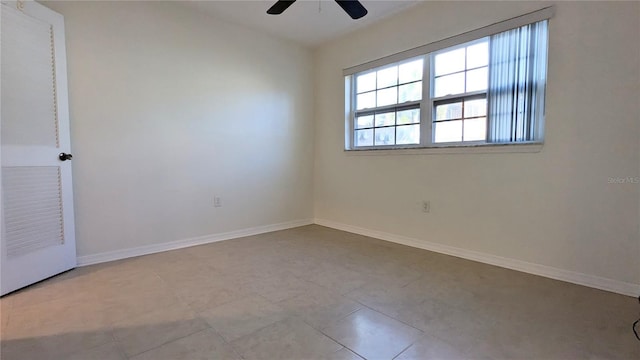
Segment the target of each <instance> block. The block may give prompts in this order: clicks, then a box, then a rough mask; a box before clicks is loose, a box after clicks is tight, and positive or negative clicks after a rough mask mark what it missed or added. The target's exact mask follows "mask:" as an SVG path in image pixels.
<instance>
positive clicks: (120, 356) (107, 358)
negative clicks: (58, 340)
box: [67, 343, 127, 360]
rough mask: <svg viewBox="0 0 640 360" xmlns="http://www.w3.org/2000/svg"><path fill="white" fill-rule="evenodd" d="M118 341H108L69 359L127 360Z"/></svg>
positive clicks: (68, 359)
mask: <svg viewBox="0 0 640 360" xmlns="http://www.w3.org/2000/svg"><path fill="white" fill-rule="evenodd" d="M126 359H127V358H126V356H125V355H124V353H123V352H122V350H120V349H119V348H118V346H117V344H116V343H107V344H104V345H101V346H98V347H95V348H93V349H89V350H85V351H81V352H78V353H75V354H72V355H70V356H69V358H67V360H126Z"/></svg>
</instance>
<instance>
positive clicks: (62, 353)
mask: <svg viewBox="0 0 640 360" xmlns="http://www.w3.org/2000/svg"><path fill="white" fill-rule="evenodd" d="M112 341H113V338H112V337H111V335H110V333H108V332H107V331H102V330H98V331H77V332H68V331H66V330H64V329H59V331H58V332H57V334H55V335H49V336H31V337H18V338H11V339H3V340H2V343H1V344H0V356H1V357H2V359H3V360H10V359H20V360H24V359H66V358H67V357H69V356H70V355H71V354H74V353H81V352H83V351H86V350H90V349H92V348H95V347H97V346H100V345H103V344H107V343H109V342H112Z"/></svg>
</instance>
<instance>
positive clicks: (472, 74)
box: [467, 67, 489, 92]
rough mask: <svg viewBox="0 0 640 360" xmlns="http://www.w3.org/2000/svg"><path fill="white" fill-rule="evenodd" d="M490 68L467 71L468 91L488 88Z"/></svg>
mask: <svg viewBox="0 0 640 360" xmlns="http://www.w3.org/2000/svg"><path fill="white" fill-rule="evenodd" d="M488 76H489V73H488V68H486V67H483V68H480V69H476V70H471V71H467V92H469V91H478V90H487V81H488Z"/></svg>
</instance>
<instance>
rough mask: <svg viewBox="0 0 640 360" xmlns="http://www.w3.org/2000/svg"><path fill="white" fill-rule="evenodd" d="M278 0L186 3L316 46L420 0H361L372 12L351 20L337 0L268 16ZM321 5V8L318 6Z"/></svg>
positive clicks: (302, 2) (303, 2)
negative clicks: (268, 11)
mask: <svg viewBox="0 0 640 360" xmlns="http://www.w3.org/2000/svg"><path fill="white" fill-rule="evenodd" d="M275 2H276V0H233V1H232V0H227V1H220V0H213V1H185V5H187V6H191V7H195V8H197V9H198V10H199V11H203V12H207V13H209V14H211V15H212V16H214V17H216V18H219V19H224V20H226V21H229V22H232V23H236V24H239V25H244V26H247V27H249V28H253V29H256V30H260V31H265V32H267V33H269V34H271V35H274V36H277V37H281V38H285V39H289V40H293V41H295V42H297V43H300V44H302V45H306V46H316V45H319V44H321V43H323V42H325V41H327V40H330V39H333V38H335V37H338V36H339V35H342V34H345V33H347V32H350V31H353V30H355V29H358V28H361V27H363V26H366V25H369V24H371V23H373V22H376V21H378V20H380V19H383V18H385V17H387V16H390V15H392V14H395V13H397V12H399V11H401V10H404V9H406V8H407V7H409V6H413V5H415V4H417V3H419V2H420V1H419V0H361V1H360V2H361V3H362V4H363V5H364V7H365V8H367V10H368V11H369V13H368V14H367V15H366V16H365V17H363V18H361V19H358V20H353V19H351V18H350V17H349V16H348V15H347V14H346V13H345V12H344V11H343V10H342V8H341V7H340V6H339V5H338V4H336V3H335V1H333V0H297V1H296V2H295V3H294V4H293V5H291V6H290V7H289V8H288V9H287V10H286V11H285V12H284V13H283V14H280V15H268V14H267V13H266V12H267V9H269V8H270V7H271V6H272V5H273V4H274V3H275ZM319 7H320V11H318V8H319Z"/></svg>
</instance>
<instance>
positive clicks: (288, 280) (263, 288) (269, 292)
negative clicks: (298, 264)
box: [248, 272, 324, 302]
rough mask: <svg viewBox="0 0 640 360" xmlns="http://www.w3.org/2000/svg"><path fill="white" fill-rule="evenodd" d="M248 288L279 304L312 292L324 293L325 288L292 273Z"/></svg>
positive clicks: (260, 280)
mask: <svg viewBox="0 0 640 360" xmlns="http://www.w3.org/2000/svg"><path fill="white" fill-rule="evenodd" d="M248 287H249V288H250V289H251V290H252V291H253V292H255V293H256V294H259V295H261V296H263V297H265V298H267V299H268V300H270V301H273V302H279V301H282V300H285V299H289V298H292V297H296V296H298V295H302V294H306V293H309V292H310V291H323V290H324V288H323V287H322V286H320V285H317V284H314V283H312V282H310V281H307V280H303V279H300V278H299V277H297V276H294V275H293V274H292V273H290V272H285V273H282V274H281V275H278V276H272V277H266V278H263V279H258V280H256V281H253V282H251V283H250V284H248Z"/></svg>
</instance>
